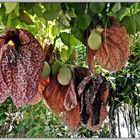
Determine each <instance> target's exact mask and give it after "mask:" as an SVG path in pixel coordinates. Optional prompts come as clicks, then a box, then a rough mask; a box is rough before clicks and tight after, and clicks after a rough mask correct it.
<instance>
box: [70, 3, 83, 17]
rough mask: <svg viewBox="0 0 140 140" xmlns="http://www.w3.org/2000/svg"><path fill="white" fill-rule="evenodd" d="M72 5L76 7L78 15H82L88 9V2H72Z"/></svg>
mask: <svg viewBox="0 0 140 140" xmlns="http://www.w3.org/2000/svg"><path fill="white" fill-rule="evenodd" d="M70 7H71V8H74V11H75V14H76V15H78V16H82V15H83V14H84V12H85V9H86V3H70Z"/></svg>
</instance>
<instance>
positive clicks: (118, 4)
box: [112, 2, 121, 13]
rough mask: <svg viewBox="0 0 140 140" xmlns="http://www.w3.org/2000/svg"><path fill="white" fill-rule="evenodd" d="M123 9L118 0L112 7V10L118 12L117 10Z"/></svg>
mask: <svg viewBox="0 0 140 140" xmlns="http://www.w3.org/2000/svg"><path fill="white" fill-rule="evenodd" d="M120 9H121V3H120V2H117V3H115V4H114V6H113V7H112V12H113V13H116V12H117V11H119V10H120Z"/></svg>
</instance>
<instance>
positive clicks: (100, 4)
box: [89, 2, 105, 13]
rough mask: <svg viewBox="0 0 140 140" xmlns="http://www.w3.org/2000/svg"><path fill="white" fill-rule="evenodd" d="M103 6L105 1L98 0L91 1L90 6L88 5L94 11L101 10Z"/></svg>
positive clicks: (98, 11)
mask: <svg viewBox="0 0 140 140" xmlns="http://www.w3.org/2000/svg"><path fill="white" fill-rule="evenodd" d="M104 7H105V3H103V2H98V3H97V2H92V3H90V6H89V8H90V9H91V10H92V11H93V12H95V13H100V12H102V10H103V9H104Z"/></svg>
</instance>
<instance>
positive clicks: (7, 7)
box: [4, 2, 18, 14]
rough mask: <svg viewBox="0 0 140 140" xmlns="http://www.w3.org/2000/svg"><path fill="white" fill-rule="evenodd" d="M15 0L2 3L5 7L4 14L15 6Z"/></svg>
mask: <svg viewBox="0 0 140 140" xmlns="http://www.w3.org/2000/svg"><path fill="white" fill-rule="evenodd" d="M17 4H18V3H17V2H6V3H4V6H5V9H6V14H9V13H11V12H12V11H13V10H14V9H15V8H16V6H17Z"/></svg>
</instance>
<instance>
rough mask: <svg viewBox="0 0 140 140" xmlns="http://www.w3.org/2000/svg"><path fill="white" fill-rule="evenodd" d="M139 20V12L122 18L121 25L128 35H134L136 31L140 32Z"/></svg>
mask: <svg viewBox="0 0 140 140" xmlns="http://www.w3.org/2000/svg"><path fill="white" fill-rule="evenodd" d="M139 19H140V12H139V13H137V14H135V15H131V16H126V17H124V18H123V19H122V21H121V25H122V26H124V27H125V28H126V30H127V32H128V34H135V33H136V32H137V31H140V22H139Z"/></svg>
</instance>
